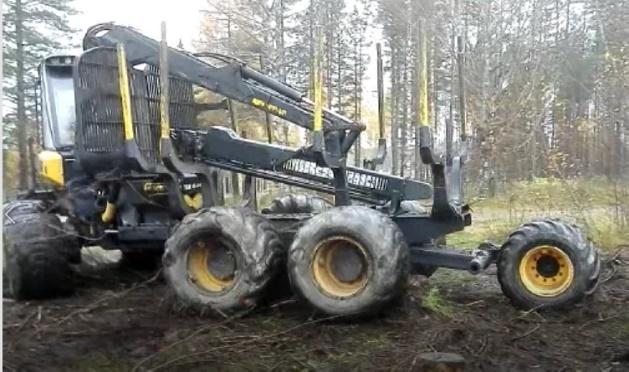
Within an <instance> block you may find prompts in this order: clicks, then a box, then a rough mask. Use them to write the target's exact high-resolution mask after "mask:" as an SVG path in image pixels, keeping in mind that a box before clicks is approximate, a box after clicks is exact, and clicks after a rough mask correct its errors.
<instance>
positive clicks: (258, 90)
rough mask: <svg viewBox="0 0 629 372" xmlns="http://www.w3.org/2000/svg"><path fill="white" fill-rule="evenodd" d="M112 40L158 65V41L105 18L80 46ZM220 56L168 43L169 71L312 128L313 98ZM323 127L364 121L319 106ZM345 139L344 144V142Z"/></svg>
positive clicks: (134, 58) (137, 59)
mask: <svg viewBox="0 0 629 372" xmlns="http://www.w3.org/2000/svg"><path fill="white" fill-rule="evenodd" d="M118 44H124V45H125V49H126V51H127V60H128V61H129V62H130V64H131V65H138V64H142V63H146V64H150V65H153V66H159V43H158V42H157V41H156V40H153V39H151V38H148V37H146V36H144V35H142V34H141V33H139V32H137V31H135V30H133V29H132V28H129V27H125V26H118V25H114V24H110V23H108V24H99V25H95V26H93V27H91V28H90V29H88V31H87V33H86V34H85V37H84V39H83V48H84V49H85V50H87V49H89V48H93V47H99V46H105V47H112V48H115V47H116V46H117V45H118ZM222 61H223V62H224V63H225V65H223V66H221V67H216V66H213V65H211V64H209V63H207V62H205V61H203V60H201V59H200V58H197V57H195V56H194V55H192V54H189V53H186V52H184V51H181V50H177V49H173V48H168V63H169V73H170V74H172V75H175V76H178V77H180V78H183V79H186V80H188V81H191V82H193V83H194V84H197V85H199V86H202V87H204V88H206V89H209V90H211V91H213V92H216V93H219V94H222V95H224V96H226V97H228V98H231V99H234V100H236V101H239V102H242V103H244V104H247V105H251V106H254V107H256V108H259V109H262V110H264V111H266V112H268V113H270V114H273V115H276V116H278V117H280V118H282V119H285V120H288V121H290V122H292V123H295V124H296V125H299V126H301V127H303V128H305V129H308V130H313V121H314V118H313V115H314V107H313V103H312V102H311V101H309V100H307V99H305V98H304V96H303V95H302V94H301V93H300V92H299V91H297V90H295V89H294V88H292V87H290V86H288V85H287V84H284V83H282V82H280V81H277V80H275V79H272V78H270V77H268V76H266V75H264V74H262V73H260V72H258V71H256V70H254V69H252V68H250V67H248V66H247V65H245V64H244V63H242V62H238V61H237V60H235V59H222ZM323 129H324V131H334V130H347V131H349V132H350V133H351V132H355V133H356V134H358V133H359V132H360V131H362V130H364V129H365V127H364V126H363V125H362V124H359V123H356V122H354V121H353V120H350V119H348V118H346V117H344V116H342V115H339V114H336V113H334V112H332V111H329V110H324V113H323ZM351 137H354V136H351ZM354 139H355V137H354ZM352 142H353V141H352ZM351 145H352V144H351V143H350V144H348V147H347V148H348V149H349V147H350V146H351ZM343 147H345V146H343Z"/></svg>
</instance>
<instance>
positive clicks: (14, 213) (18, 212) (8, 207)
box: [2, 199, 46, 225]
mask: <svg viewBox="0 0 629 372" xmlns="http://www.w3.org/2000/svg"><path fill="white" fill-rule="evenodd" d="M45 211H46V204H44V202H43V201H41V200H33V199H25V200H14V201H12V202H9V203H6V204H4V205H3V206H2V213H3V214H4V224H5V225H7V224H12V223H14V221H13V219H14V218H16V217H18V216H23V215H26V214H36V213H43V212H45Z"/></svg>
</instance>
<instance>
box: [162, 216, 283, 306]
mask: <svg viewBox="0 0 629 372" xmlns="http://www.w3.org/2000/svg"><path fill="white" fill-rule="evenodd" d="M282 251H283V249H282V246H281V243H280V240H279V238H278V236H277V233H276V232H275V229H274V228H273V225H271V223H270V222H269V221H268V220H267V219H266V218H264V217H263V216H262V215H260V214H258V213H256V212H254V211H251V210H248V209H230V208H210V209H203V210H201V211H199V212H196V213H193V214H190V215H188V216H186V217H185V218H184V219H183V221H182V222H181V224H180V225H179V226H178V227H177V228H176V229H175V231H174V232H173V234H172V235H171V236H170V238H169V239H168V241H167V242H166V250H165V253H164V256H163V258H162V261H163V263H164V270H165V275H166V279H167V280H168V282H169V283H170V285H171V286H172V288H173V289H174V290H175V293H176V294H177V296H178V297H179V298H180V299H181V301H182V302H183V303H184V305H189V306H192V307H194V308H197V309H200V310H201V309H204V308H212V309H215V310H218V311H221V312H234V311H238V310H242V309H245V308H250V307H253V306H255V305H256V304H257V303H258V300H259V299H260V298H261V296H262V294H263V291H264V289H265V288H266V285H267V283H268V282H269V280H270V278H271V277H272V276H273V275H274V274H275V271H276V269H277V266H278V262H279V258H280V256H281V254H282Z"/></svg>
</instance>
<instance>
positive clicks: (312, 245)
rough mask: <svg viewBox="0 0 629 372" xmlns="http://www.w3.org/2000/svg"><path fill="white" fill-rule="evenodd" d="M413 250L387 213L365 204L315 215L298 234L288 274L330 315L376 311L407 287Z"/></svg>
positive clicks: (299, 291) (300, 291)
mask: <svg viewBox="0 0 629 372" xmlns="http://www.w3.org/2000/svg"><path fill="white" fill-rule="evenodd" d="M409 268H410V264H409V252H408V248H407V246H406V242H405V240H404V236H403V235H402V232H401V231H400V229H399V228H398V226H397V225H396V224H395V223H394V222H393V221H392V220H391V219H390V218H389V217H387V216H386V215H384V214H382V213H380V212H377V211H375V210H373V209H369V208H366V207H360V206H348V207H337V208H332V209H330V210H328V211H325V212H323V213H321V214H318V215H316V216H314V217H312V218H311V219H310V220H309V221H308V222H306V223H305V224H304V226H302V227H301V228H300V229H299V231H298V232H297V234H296V236H295V240H294V241H293V244H292V245H291V248H290V250H289V254H288V274H289V277H290V282H291V285H292V286H293V287H294V289H295V292H296V293H297V294H299V295H301V297H302V298H304V299H305V300H306V301H307V302H308V303H310V304H311V305H312V306H313V307H315V308H316V309H318V310H320V311H321V312H324V313H327V314H331V315H362V314H373V313H376V312H378V311H379V310H380V309H382V308H383V307H385V306H386V305H387V304H389V303H390V302H391V301H392V300H393V299H395V298H396V297H399V296H400V295H401V294H402V293H403V291H404V290H405V289H406V281H407V279H408V275H409Z"/></svg>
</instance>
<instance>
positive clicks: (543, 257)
mask: <svg viewBox="0 0 629 372" xmlns="http://www.w3.org/2000/svg"><path fill="white" fill-rule="evenodd" d="M599 274H600V258H599V255H598V250H597V249H596V248H595V247H594V246H593V245H592V243H591V242H590V241H588V240H587V239H586V238H585V236H584V235H583V233H582V232H581V231H580V230H579V229H578V228H576V227H575V226H573V225H570V224H568V223H565V222H561V221H557V220H541V221H535V222H531V223H526V224H524V225H522V226H520V227H519V228H518V229H517V230H516V231H514V232H513V233H512V234H511V235H510V236H509V238H508V239H507V241H506V242H505V244H504V245H503V246H502V250H501V251H500V256H499V258H498V280H499V282H500V285H501V287H502V290H503V292H504V294H505V295H506V296H507V297H509V299H510V300H511V301H512V302H513V303H514V304H515V305H516V306H518V307H521V308H525V309H532V308H560V307H565V306H568V305H571V304H573V303H575V302H578V301H580V300H582V299H583V298H584V297H585V296H587V295H589V294H591V293H592V292H593V291H594V290H595V289H596V286H597V284H598V281H599Z"/></svg>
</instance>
